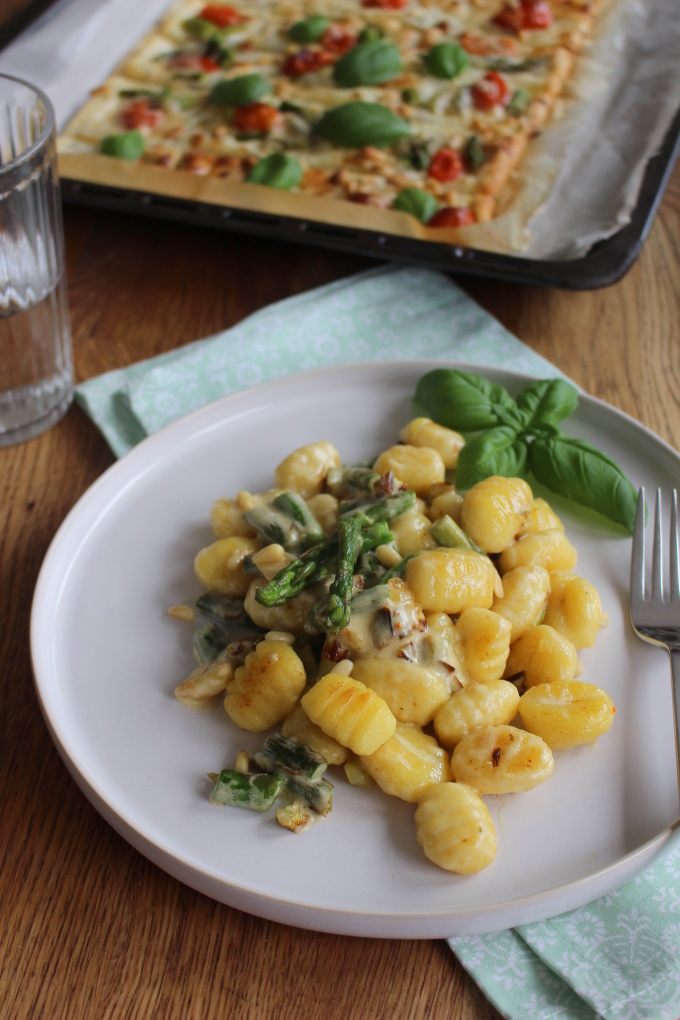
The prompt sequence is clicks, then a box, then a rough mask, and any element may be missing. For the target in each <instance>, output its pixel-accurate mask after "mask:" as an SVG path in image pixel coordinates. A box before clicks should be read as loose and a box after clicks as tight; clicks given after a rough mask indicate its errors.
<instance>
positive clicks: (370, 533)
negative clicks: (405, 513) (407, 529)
mask: <svg viewBox="0 0 680 1020" xmlns="http://www.w3.org/2000/svg"><path fill="white" fill-rule="evenodd" d="M393 541H394V535H393V534H392V532H391V531H390V529H389V526H388V524H387V521H378V522H377V523H376V524H370V525H369V526H368V527H367V528H362V531H361V552H362V553H367V552H370V551H371V549H377V548H378V546H379V545H388V544H389V543H390V542H393Z"/></svg>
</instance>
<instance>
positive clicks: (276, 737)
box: [251, 733, 328, 782]
mask: <svg viewBox="0 0 680 1020" xmlns="http://www.w3.org/2000/svg"><path fill="white" fill-rule="evenodd" d="M251 760H252V762H253V764H254V765H257V767H258V768H259V769H262V771H263V772H272V771H273V772H275V774H276V775H284V774H285V776H286V778H289V777H291V776H292V777H295V776H304V778H305V779H309V780H311V781H313V782H315V781H316V780H317V779H320V778H321V776H322V775H323V773H324V772H325V771H326V769H327V768H328V762H327V761H326V759H325V758H324V757H323V755H321V754H319V752H318V751H313V750H312V748H311V747H308V746H307V745H306V744H298V743H297V742H296V741H295V740H290V739H289V738H288V737H284V736H283V734H281V733H272V735H271V736H269V737H267V739H266V741H265V743H264V747H262V748H261V750H259V751H255V753H254V754H253V755H252V756H251Z"/></svg>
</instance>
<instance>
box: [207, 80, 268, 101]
mask: <svg viewBox="0 0 680 1020" xmlns="http://www.w3.org/2000/svg"><path fill="white" fill-rule="evenodd" d="M271 90H272V85H271V82H269V81H267V79H266V78H263V77H262V75H261V74H241V75H239V76H238V78H227V79H224V80H223V81H218V83H217V85H215V86H214V87H213V89H212V91H211V93H210V95H209V96H208V102H209V103H210V104H211V105H212V106H248V105H249V104H250V103H256V102H257V100H258V99H261V98H262V96H266V95H267V93H269V92H271Z"/></svg>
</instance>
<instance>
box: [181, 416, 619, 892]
mask: <svg viewBox="0 0 680 1020" xmlns="http://www.w3.org/2000/svg"><path fill="white" fill-rule="evenodd" d="M399 438H400V440H401V442H400V443H395V445H393V446H391V447H388V448H386V449H384V450H383V452H382V453H381V454H380V455H379V456H378V457H377V459H376V460H375V461H374V462H373V463H372V464H369V465H360V466H357V467H347V466H341V462H340V455H339V452H338V450H337V449H336V448H335V447H334V446H333V445H332V444H331V443H330V442H326V441H324V442H316V443H310V444H308V445H307V446H302V447H299V448H298V449H296V450H294V451H293V452H292V453H290V454H289V455H288V456H287V457H285V458H284V459H283V460H282V461H281V462H280V463H279V465H278V466H277V467H276V469H275V472H274V487H273V488H272V489H270V490H268V491H266V492H260V493H250V492H247V491H245V490H244V491H241V492H239V493H238V494H237V495H236V496H235V497H234V498H224V499H219V500H217V501H216V502H215V503H214V504H213V506H212V509H211V511H210V519H211V523H212V528H213V531H214V533H215V536H216V541H215V542H213V543H212V544H211V545H208V546H207V547H206V548H204V549H201V550H200V551H199V552H198V553H197V555H196V558H195V562H194V569H195V573H196V576H197V578H198V580H199V581H200V582H201V584H202V585H203V586H204V587H205V588H206V589H207V594H206V596H205V597H204V598H203V601H201V600H199V602H198V604H197V605H198V608H199V609H200V608H202V609H203V611H204V612H206V614H208V616H209V621H210V622H209V623H208V624H204V625H203V626H202V627H199V629H198V630H197V631H196V634H195V637H194V648H195V653H196V657H197V658H198V659H199V665H198V667H197V668H196V669H195V670H194V671H193V672H192V673H191V674H190V676H189V677H188V678H187V679H185V680H183V681H182V682H181V683H179V684H178V686H177V687H176V689H175V695H176V697H177V699H178V700H179V701H181V702H183V703H184V704H186V705H192V706H194V707H201V706H213V705H214V704H215V703H216V702H217V703H219V701H223V705H224V710H225V713H226V716H227V717H228V718H229V719H230V720H231V722H232V723H235V724H236V725H237V726H238V727H240V728H241V729H244V730H247V731H250V732H254V733H259V732H264V731H266V730H270V729H272V728H273V727H277V728H278V729H277V732H276V733H274V734H272V735H270V736H269V737H268V738H267V740H266V742H265V745H264V747H263V748H262V750H261V751H257V752H254V753H253V754H252V755H251V754H249V753H248V752H245V751H242V752H241V753H240V754H239V755H238V758H237V763H236V767H235V769H234V770H226V771H224V770H223V772H222V773H221V774H220V777H218V778H219V781H220V783H221V787H220V797H219V798H217V799H218V800H219V802H220V803H228V802H229V792H228V789H227V787H228V784H229V782H230V779H229V776H230V775H232V776H235V777H236V779H235V780H234V782H237V781H238V782H240V783H241V787H240V790H239V792H238V797H236V794H234V796H235V797H236V799H235V800H234V802H235V803H240V804H242V803H244V800H247V798H248V796H249V792H248V791H249V789H250V787H251V786H252V788H253V789H255V788H256V787H257V784H254V783H251V779H250V778H249V777H251V776H252V775H253V773H252V769H253V767H254V765H255V767H257V768H261V769H262V770H263V774H262V775H260V777H259V778H260V779H261V780H262V782H261V783H260V786H261V787H262V789H264V788H273V789H274V793H272V797H274V796H278V795H279V794H276V789H278V788H279V787H281V789H283V790H284V791H287V792H286V793H285V796H286V797H287V798H288V800H287V804H285V805H284V806H282V807H280V808H279V809H278V811H277V813H276V817H277V820H278V821H279V822H280V823H281V824H282V825H284V826H285V827H286V828H288V829H289V830H291V831H302V830H303V829H305V828H308V827H309V825H310V824H312V822H314V821H315V820H316V819H318V818H320V817H325V816H326V815H327V814H328V813H329V811H330V808H331V798H332V793H333V787H332V784H331V783H329V782H328V780H327V778H325V776H324V772H325V770H326V769H327V768H329V769H336V770H338V772H337V773H336V774H339V775H340V777H341V780H342V782H343V783H345V784H347V785H348V786H356V787H358V788H361V787H365V786H368V785H371V786H377V787H378V788H379V790H381V791H382V792H383V793H386V794H388V795H389V796H392V797H397V798H399V799H401V800H403V801H405V802H407V803H409V804H413V805H414V806H415V826H416V837H417V841H418V843H419V844H420V846H421V847H422V849H423V851H424V853H425V855H426V857H427V858H428V859H429V860H430V861H432V862H433V863H435V864H436V865H438V866H439V867H441V868H443V869H444V870H446V871H450V872H454V873H457V874H461V875H471V874H474V873H475V872H477V871H480V870H481V869H483V868H485V867H487V866H488V865H489V864H490V863H491V862H492V861H493V860H494V858H495V856H496V852H497V845H498V837H497V834H496V831H495V828H494V825H493V822H492V819H491V815H490V814H489V810H488V808H487V805H486V804H485V803H484V800H483V799H482V798H483V797H486V796H493V795H498V794H506V793H519V792H522V791H526V790H531V789H532V788H533V787H535V786H537V785H539V784H541V783H543V782H545V781H546V780H547V779H548V778H549V777H550V775H551V773H552V771H553V767H554V755H553V752H555V753H556V754H559V753H560V752H561V751H563V750H566V749H568V748H571V747H574V746H576V745H578V744H583V743H592V742H593V741H595V740H597V739H598V738H599V737H600V736H601V735H602V734H604V733H606V731H607V730H608V729H609V727H610V726H611V724H612V719H613V716H614V711H615V709H614V705H613V703H612V701H611V699H610V698H609V696H608V695H607V693H606V692H605V691H604V690H602V689H601V688H599V687H596V686H594V685H592V684H588V683H582V682H580V681H577V680H575V677H576V676H577V675H578V674H579V673H580V671H581V669H582V666H581V663H580V662H579V660H578V657H577V650H578V649H581V648H589V647H590V646H591V645H592V644H593V643H594V642H595V639H596V637H597V634H598V632H599V630H600V627H601V626H602V625H603V623H604V622H605V620H606V617H605V615H604V613H603V610H602V604H601V601H600V597H599V595H598V593H597V591H596V590H595V588H594V587H593V586H592V585H591V584H590V583H589V582H588V581H586V580H585V579H583V578H581V577H578V576H577V575H575V574H574V573H573V572H572V571H573V569H574V567H575V565H576V550H575V549H574V547H573V546H572V545H571V543H570V542H569V540H568V538H567V537H566V535H565V531H564V525H563V524H562V522H561V521H560V519H559V517H558V516H557V515H556V514H555V513H554V511H553V509H552V508H551V506H550V505H549V503H548V502H546V501H545V500H544V499H542V498H534V496H533V493H532V491H531V488H530V486H529V485H528V483H527V482H526V481H525V480H524V479H521V478H505V477H501V476H491V477H489V478H486V479H484V480H483V481H480V482H478V483H477V484H476V485H474V486H472V487H471V488H470V489H469V490H468V491H467V492H459V491H458V490H457V488H456V486H455V485H454V484H452V483H451V481H450V480H449V478H450V476H448V477H447V474H446V473H447V471H451V470H453V469H455V468H456V465H457V464H458V457H459V454H460V452H461V450H462V449H463V447H464V439H463V437H462V436H461V435H459V434H458V433H456V432H454V431H453V430H451V429H447V428H444V427H442V426H440V425H438V424H436V423H435V422H433V421H431V420H430V419H427V418H414V419H413V420H412V421H410V422H409V423H408V424H407V425H406V426H404V428H403V429H402V430H401V433H400V435H399ZM445 518H448V519H447V520H445ZM288 525H290V527H289V526H288ZM188 609H189V612H188V613H182V614H180V613H178V612H175V613H173V616H174V617H176V618H177V619H180V618H181V619H182V620H185V621H187V620H191V619H192V618H193V615H194V610H193V609H192V608H191V607H188ZM336 611H337V616H336V615H333V614H334V613H336ZM233 628H236V634H235V635H231V637H232V639H229V637H228V635H229V633H230V629H233ZM197 635H200V640H199V639H198V637H197ZM234 638H235V639H234ZM206 660H208V661H206ZM512 681H514V682H512ZM521 692H522V693H521ZM269 770H271V773H270V771H269ZM277 777H278V778H277ZM258 781H259V780H258ZM244 791H245V792H244ZM283 795H284V794H281V796H283ZM356 795H357V796H360V795H361V793H360V790H357V793H356ZM253 796H255V794H253ZM258 796H259V797H260V805H259V808H261V806H262V805H261V800H262V796H263V794H262V793H261V792H260V793H258ZM239 798H240V799H239ZM253 806H254V807H255V806H256V805H253ZM259 808H258V809H259Z"/></svg>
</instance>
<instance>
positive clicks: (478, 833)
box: [415, 783, 498, 875]
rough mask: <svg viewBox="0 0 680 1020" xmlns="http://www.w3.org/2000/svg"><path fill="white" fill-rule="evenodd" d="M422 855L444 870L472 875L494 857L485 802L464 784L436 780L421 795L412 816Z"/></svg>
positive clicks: (493, 838) (491, 826) (493, 832)
mask: <svg viewBox="0 0 680 1020" xmlns="http://www.w3.org/2000/svg"><path fill="white" fill-rule="evenodd" d="M415 822H416V833H417V838H418V842H419V843H420V845H421V846H422V848H423V850H424V852H425V856H426V857H427V858H428V859H429V860H431V861H432V862H433V864H438V865H439V867H440V868H444V869H445V870H446V871H455V872H456V873H457V874H459V875H474V874H475V873H476V872H477V871H481V870H482V868H486V867H487V866H488V865H489V864H491V862H492V861H493V859H494V858H495V856H496V851H497V849H498V839H497V837H496V830H495V828H494V824H493V822H492V820H491V815H490V814H489V809H488V808H487V806H486V804H485V803H484V801H483V800H482V798H481V797H480V796H479V794H478V793H476V791H475V790H473V789H472V787H471V786H468V785H467V784H466V783H438V784H437V785H436V786H430V787H428V788H427V789H426V790H425V792H424V793H423V794H422V795H421V797H420V800H419V803H418V807H417V809H416V815H415Z"/></svg>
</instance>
